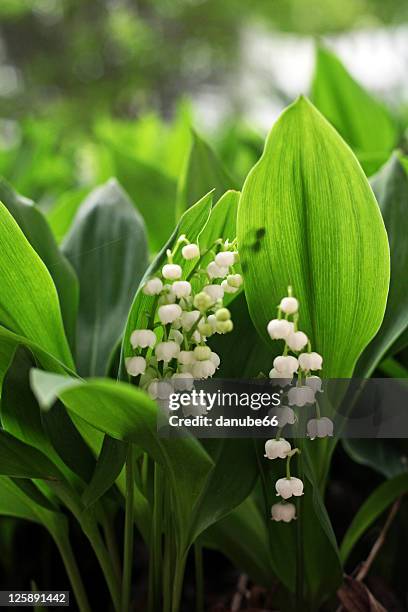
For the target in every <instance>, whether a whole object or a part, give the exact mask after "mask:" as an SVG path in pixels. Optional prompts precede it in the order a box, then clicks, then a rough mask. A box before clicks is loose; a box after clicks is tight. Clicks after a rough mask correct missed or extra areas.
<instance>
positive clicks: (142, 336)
mask: <svg viewBox="0 0 408 612" xmlns="http://www.w3.org/2000/svg"><path fill="white" fill-rule="evenodd" d="M130 344H131V345H132V347H133V348H134V349H136V348H138V347H140V348H152V347H153V346H154V345H155V344H156V334H155V333H154V331H152V330H151V329H135V330H134V331H133V332H132V333H131V335H130Z"/></svg>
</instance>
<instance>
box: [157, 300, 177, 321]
mask: <svg viewBox="0 0 408 612" xmlns="http://www.w3.org/2000/svg"><path fill="white" fill-rule="evenodd" d="M181 313H182V310H181V308H180V306H179V305H178V304H165V305H164V306H160V307H159V310H158V315H159V319H160V321H161V322H162V323H163V325H167V323H173V321H175V320H176V319H178V318H179V317H180V316H181Z"/></svg>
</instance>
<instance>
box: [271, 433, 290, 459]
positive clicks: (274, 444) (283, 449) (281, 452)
mask: <svg viewBox="0 0 408 612" xmlns="http://www.w3.org/2000/svg"><path fill="white" fill-rule="evenodd" d="M291 450H292V447H291V445H290V444H289V442H288V441H287V440H285V439H284V438H279V440H267V441H266V442H265V455H264V457H267V458H268V459H286V456H287V454H288V453H290V451H291Z"/></svg>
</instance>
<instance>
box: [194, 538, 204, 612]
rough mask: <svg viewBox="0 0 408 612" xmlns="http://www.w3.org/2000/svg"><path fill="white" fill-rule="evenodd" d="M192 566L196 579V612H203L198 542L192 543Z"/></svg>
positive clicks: (202, 574) (200, 555)
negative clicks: (193, 566)
mask: <svg viewBox="0 0 408 612" xmlns="http://www.w3.org/2000/svg"><path fill="white" fill-rule="evenodd" d="M194 565H195V579H196V612H204V571H203V549H202V546H201V544H200V543H199V542H195V543H194Z"/></svg>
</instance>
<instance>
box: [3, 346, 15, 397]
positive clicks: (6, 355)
mask: <svg viewBox="0 0 408 612" xmlns="http://www.w3.org/2000/svg"><path fill="white" fill-rule="evenodd" d="M15 350H16V343H15V342H14V340H12V339H11V338H1V341H0V398H1V394H2V388H3V380H4V376H5V375H6V372H7V370H8V369H9V367H10V364H11V362H12V361H13V356H14V352H15Z"/></svg>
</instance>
